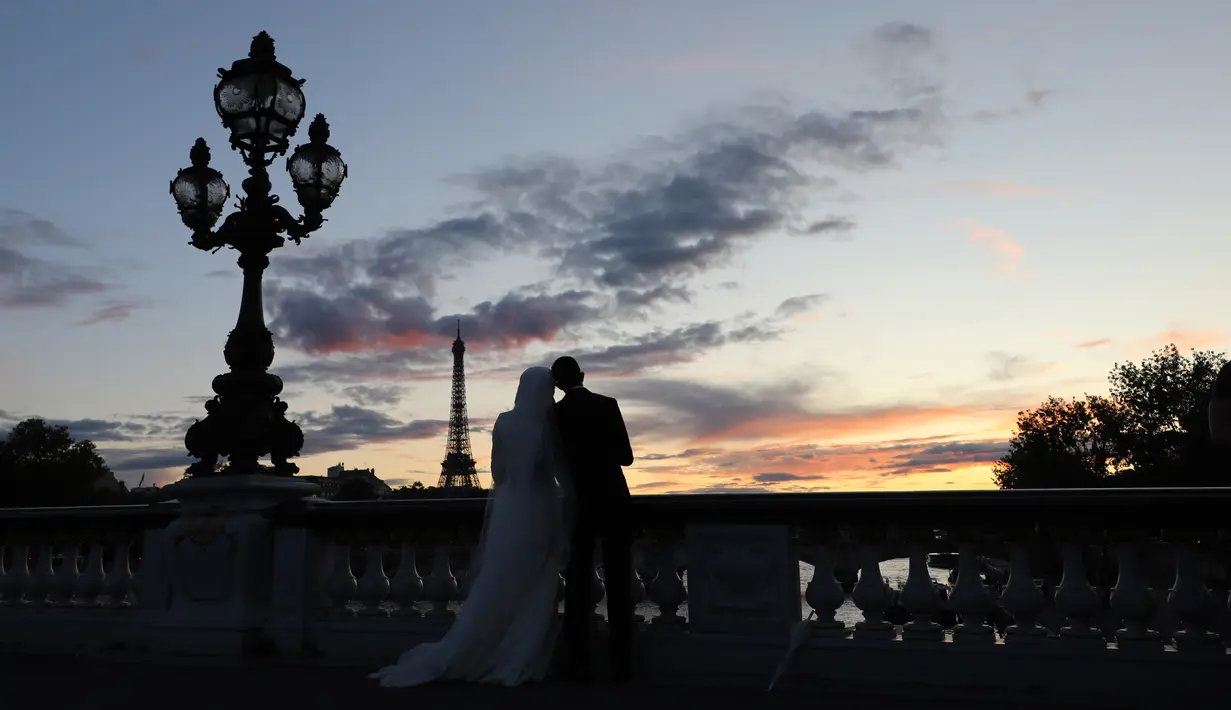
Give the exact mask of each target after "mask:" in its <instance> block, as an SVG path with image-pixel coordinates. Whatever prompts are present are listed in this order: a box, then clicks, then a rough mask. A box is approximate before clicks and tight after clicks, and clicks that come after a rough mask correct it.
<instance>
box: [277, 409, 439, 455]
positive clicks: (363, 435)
mask: <svg viewBox="0 0 1231 710" xmlns="http://www.w3.org/2000/svg"><path fill="white" fill-rule="evenodd" d="M299 424H300V425H301V426H302V427H303V429H304V438H305V440H306V442H307V443H306V444H305V446H304V451H303V452H302V455H304V456H309V455H312V454H323V453H329V452H331V451H349V450H353V449H357V448H360V447H362V446H365V445H368V444H375V443H381V442H391V441H407V440H412V439H431V438H433V437H437V436H440V437H443V436H444V433H445V431H446V430H447V429H448V427H449V422H448V421H445V420H438V419H415V420H411V421H409V422H403V421H399V420H397V419H394V418H393V417H391V416H389V415H388V414H385V413H383V412H378V411H375V410H372V409H365V408H364V407H356V406H352V405H335V406H334V407H333V408H332V409H331V410H330V411H329V412H328V413H325V414H318V413H308V414H305V415H303V417H302V418H301V419H300V421H299Z"/></svg>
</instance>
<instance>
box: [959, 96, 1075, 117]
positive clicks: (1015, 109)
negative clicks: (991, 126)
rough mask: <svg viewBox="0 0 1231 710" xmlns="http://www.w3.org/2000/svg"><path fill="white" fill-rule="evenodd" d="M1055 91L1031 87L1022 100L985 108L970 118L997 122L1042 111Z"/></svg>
mask: <svg viewBox="0 0 1231 710" xmlns="http://www.w3.org/2000/svg"><path fill="white" fill-rule="evenodd" d="M1054 93H1055V92H1054V91H1053V90H1051V89H1030V90H1028V91H1027V92H1026V93H1025V95H1024V96H1022V99H1021V102H1020V103H1018V104H1017V105H1015V106H1010V107H1009V108H1006V109H985V110H980V111H975V112H974V113H972V114H971V115H970V119H971V120H973V121H975V122H976V123H997V122H1000V121H1005V120H1008V119H1011V118H1021V117H1022V116H1028V115H1030V114H1033V113H1038V112H1040V111H1042V110H1043V109H1044V108H1045V107H1046V105H1047V104H1048V103H1050V102H1051V97H1052V95H1053V94H1054Z"/></svg>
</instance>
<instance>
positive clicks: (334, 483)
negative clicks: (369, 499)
mask: <svg viewBox="0 0 1231 710" xmlns="http://www.w3.org/2000/svg"><path fill="white" fill-rule="evenodd" d="M299 478H302V479H304V480H308V481H312V482H313V483H315V484H317V485H318V486H320V487H321V492H320V496H321V497H322V498H333V497H334V496H335V495H337V493H338V491H340V490H341V489H342V486H343V485H344V484H346V483H347V482H348V481H355V480H358V481H362V482H363V483H364V484H365V485H367V486H368V488H370V489H371V491H372V494H373V495H374V496H375V497H377V498H384V497H386V496H388V495H390V494H391V493H393V489H392V488H390V487H389V484H388V483H385V482H384V481H382V480H381V479H380V477H379V476H377V475H376V469H372V468H351V469H348V468H346V465H345V464H342V463H339V464H336V465H334V466H330V467H329V468H327V469H325V475H324V476H299Z"/></svg>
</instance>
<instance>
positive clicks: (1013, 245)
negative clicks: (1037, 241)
mask: <svg viewBox="0 0 1231 710" xmlns="http://www.w3.org/2000/svg"><path fill="white" fill-rule="evenodd" d="M949 226H950V227H957V228H961V229H963V230H965V232H966V238H967V239H969V240H970V241H972V242H975V243H978V244H985V245H987V246H988V247H990V248H991V249H992V250H993V251H995V252H996V253H997V254H999V255H1000V263H999V264H998V265H997V267H996V270H997V271H1002V272H1006V273H1014V272H1016V271H1017V267H1018V266H1019V265H1020V264H1021V260H1022V253H1023V250H1022V246H1021V245H1020V244H1018V243H1017V241H1016V240H1014V239H1013V237H1012V236H1011V235H1010V234H1009V233H1008V232H1006V231H1004V230H1003V229H997V228H995V227H989V226H987V225H985V224H981V223H979V222H976V221H974V220H973V219H964V220H959V221H957V222H953V223H951V224H950V225H949Z"/></svg>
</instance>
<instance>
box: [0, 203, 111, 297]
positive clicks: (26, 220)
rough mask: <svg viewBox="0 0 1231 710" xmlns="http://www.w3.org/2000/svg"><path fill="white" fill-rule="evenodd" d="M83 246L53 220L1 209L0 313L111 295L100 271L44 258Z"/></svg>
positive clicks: (51, 258) (109, 288)
mask: <svg viewBox="0 0 1231 710" xmlns="http://www.w3.org/2000/svg"><path fill="white" fill-rule="evenodd" d="M83 248H84V245H83V244H82V243H81V242H79V241H77V240H76V239H74V238H73V237H71V236H69V235H68V234H66V233H65V232H64V231H63V230H62V229H60V228H59V227H57V226H56V225H55V224H53V223H52V222H51V221H49V220H46V219H43V218H40V217H36V216H34V215H32V214H30V213H28V212H23V211H21V210H15V209H0V309H35V308H51V307H56V306H62V305H64V304H66V303H68V302H70V301H72V300H73V299H75V298H77V297H79V296H90V295H96V294H100V293H105V292H108V291H112V290H114V289H115V287H114V286H113V285H111V284H108V283H106V282H104V281H103V280H102V279H101V278H100V277H99V276H98V275H97V273H96V271H97V270H96V269H87V268H82V267H77V266H73V265H71V264H68V263H64V262H61V261H58V260H56V259H55V258H53V257H51V256H47V255H46V254H45V253H46V252H48V251H50V252H52V253H53V254H54V255H57V256H58V255H60V254H61V253H62V252H63V250H65V249H68V250H74V249H75V250H81V249H83Z"/></svg>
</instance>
